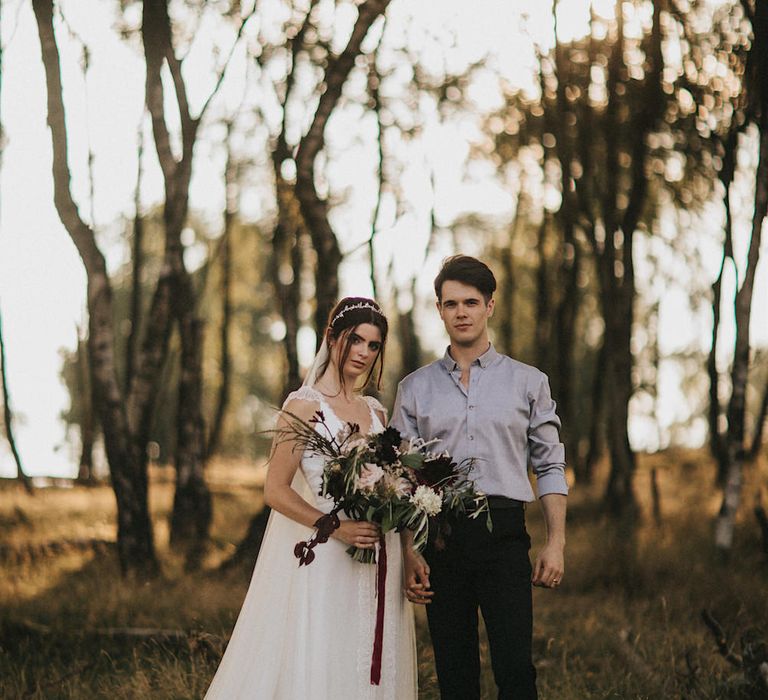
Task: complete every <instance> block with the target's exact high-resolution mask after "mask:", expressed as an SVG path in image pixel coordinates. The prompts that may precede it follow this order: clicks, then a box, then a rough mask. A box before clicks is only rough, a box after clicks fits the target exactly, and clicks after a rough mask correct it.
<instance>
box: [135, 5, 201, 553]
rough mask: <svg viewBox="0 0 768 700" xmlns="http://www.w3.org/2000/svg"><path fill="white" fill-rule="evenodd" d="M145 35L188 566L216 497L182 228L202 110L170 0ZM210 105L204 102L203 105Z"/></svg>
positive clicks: (174, 528) (177, 524)
mask: <svg viewBox="0 0 768 700" xmlns="http://www.w3.org/2000/svg"><path fill="white" fill-rule="evenodd" d="M141 32H142V38H143V41H144V56H145V60H146V66H147V72H146V103H147V108H148V109H149V112H150V114H151V115H152V130H153V134H154V141H155V149H156V152H157V157H158V160H159V161H160V168H161V170H162V173H163V181H164V184H165V202H164V205H163V222H164V224H165V255H164V260H163V267H164V269H166V270H168V273H169V274H168V283H169V290H168V291H169V297H170V302H171V311H172V314H173V317H174V318H175V320H176V321H177V323H178V328H179V337H180V341H181V377H180V380H179V404H178V409H177V414H176V420H177V435H178V441H177V444H176V493H175V496H174V501H173V513H172V515H171V543H172V544H174V545H184V546H186V547H188V561H187V564H188V566H189V567H194V566H196V565H197V564H199V561H200V552H201V548H202V547H203V545H204V542H205V540H207V536H208V527H209V525H210V521H211V499H210V493H209V491H208V487H207V486H206V483H205V476H204V467H205V445H204V443H205V437H204V436H205V433H204V422H203V415H202V406H201V397H202V382H203V378H202V342H203V333H202V321H201V320H200V319H199V318H197V311H196V308H197V304H196V303H195V302H196V294H195V290H194V288H193V285H192V279H191V277H190V275H189V272H188V271H187V268H186V265H185V263H184V247H183V245H182V242H181V233H182V230H183V228H184V225H185V224H186V220H187V211H188V208H189V182H190V178H191V175H192V158H193V152H194V146H195V141H196V139H197V131H198V127H199V125H200V118H201V117H202V113H201V115H200V116H198V117H197V118H195V119H193V118H192V116H191V114H190V109H189V102H188V100H187V93H186V85H185V83H184V79H183V77H182V74H181V63H180V61H179V60H178V59H177V58H176V56H175V54H174V48H173V41H172V33H171V22H170V18H169V15H168V3H167V0H145V2H144V17H143V21H142V27H141ZM164 63H165V64H166V65H167V66H168V69H169V71H170V73H171V77H172V79H173V85H174V92H175V97H176V104H177V106H178V109H179V117H180V120H181V144H182V145H181V156H180V158H178V159H177V158H176V157H175V156H174V154H173V151H172V149H171V144H170V134H169V132H168V127H167V125H166V121H165V103H164V100H165V90H164V87H163V81H162V79H161V70H162V67H163V64H164ZM203 111H204V110H203Z"/></svg>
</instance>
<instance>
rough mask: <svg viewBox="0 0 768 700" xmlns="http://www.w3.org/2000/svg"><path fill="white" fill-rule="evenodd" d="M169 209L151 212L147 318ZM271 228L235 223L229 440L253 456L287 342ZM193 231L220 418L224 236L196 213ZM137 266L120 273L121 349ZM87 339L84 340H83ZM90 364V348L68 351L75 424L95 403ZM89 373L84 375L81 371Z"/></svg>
mask: <svg viewBox="0 0 768 700" xmlns="http://www.w3.org/2000/svg"><path fill="white" fill-rule="evenodd" d="M161 226H162V222H161V213H160V212H158V211H153V212H151V213H150V214H149V215H147V216H146V217H145V221H144V227H145V234H144V240H145V241H146V250H145V256H146V257H145V262H144V268H143V270H142V303H143V311H142V320H143V319H144V318H145V313H146V310H147V308H148V306H149V302H150V295H151V292H152V289H153V285H152V281H153V280H154V279H156V277H157V274H158V272H159V265H160V263H161V262H162V252H163V251H162V236H161V235H160V234H161ZM130 231H131V225H130V222H126V233H125V234H124V238H123V240H124V246H125V248H126V251H127V250H129V249H130V246H131V245H132V236H131V233H130ZM266 235H267V233H265V228H264V225H263V224H261V223H246V224H243V223H241V222H240V221H236V222H235V224H234V226H233V228H232V244H233V249H234V251H236V252H235V255H234V256H233V259H232V291H231V294H232V320H231V327H230V353H231V367H232V376H231V394H230V402H229V407H230V411H229V413H228V415H227V418H226V419H225V427H224V435H223V441H222V445H221V452H222V453H223V454H231V453H237V454H241V455H247V456H251V457H254V458H255V457H257V456H260V455H261V454H262V453H263V451H264V446H265V438H264V437H263V436H261V435H259V431H261V430H264V429H265V428H266V427H267V425H268V424H269V422H270V420H271V419H272V415H273V412H272V407H274V406H275V405H276V404H277V403H278V401H279V392H280V390H281V386H282V385H281V379H280V377H281V375H282V373H283V371H284V370H283V365H284V359H283V356H282V348H281V346H280V344H279V343H278V342H277V341H276V339H275V338H276V337H277V338H278V339H279V333H280V321H279V317H277V316H276V313H275V310H274V304H273V301H272V290H271V287H270V285H269V282H268V280H267V276H266V275H267V272H266V269H265V268H266V265H267V264H268V261H267V258H266V256H265V254H264V252H265V250H266V249H267V240H266ZM185 236H187V237H188V240H187V256H188V261H187V262H188V265H189V266H190V269H193V270H194V272H193V279H194V284H195V285H196V287H197V288H198V289H199V290H200V292H201V293H200V295H199V299H200V301H199V303H200V308H199V313H200V315H201V317H202V318H204V319H205V324H206V326H205V345H204V349H203V378H204V394H203V415H204V416H205V418H206V420H207V421H210V420H211V419H212V415H213V411H214V400H215V392H216V390H217V388H218V383H219V381H220V376H219V367H220V352H221V341H220V332H219V328H220V325H221V319H222V309H221V302H220V294H219V286H220V280H221V268H220V265H219V264H218V261H219V257H218V255H217V249H218V246H219V243H220V238H219V237H218V236H215V235H212V234H211V232H210V229H209V228H208V224H206V223H205V222H204V221H203V220H202V219H200V218H196V217H194V216H192V217H190V224H189V227H188V228H187V231H186V233H185ZM131 275H132V272H131V268H130V265H129V264H127V263H124V264H123V265H121V266H120V268H119V269H118V270H117V271H116V273H115V274H114V276H113V292H114V299H115V304H114V309H115V328H116V329H118V334H117V336H118V347H120V348H122V349H124V348H125V345H126V342H127V338H128V335H129V333H130V323H131V321H130V319H129V318H128V316H129V303H130V290H131V284H132V282H131ZM82 342H83V341H81V343H82ZM178 342H179V340H178V335H177V334H175V333H174V335H173V336H172V337H171V348H170V352H169V355H168V361H167V362H166V365H165V367H164V369H163V374H162V381H161V389H160V393H159V395H158V396H157V398H156V401H155V410H154V416H153V421H152V429H151V440H152V441H153V442H155V443H157V445H158V446H159V453H158V454H155V455H153V457H154V458H155V459H159V460H160V461H162V462H169V461H171V460H172V457H173V452H174V446H175V443H176V424H175V412H176V403H177V399H176V396H175V394H174V393H173V391H174V387H176V386H177V384H178V381H177V379H178V372H179V365H178ZM84 360H85V361H86V362H87V359H86V357H85V354H84V353H78V352H77V350H75V351H72V352H65V353H64V354H63V365H62V370H61V375H62V379H63V381H64V383H65V385H66V386H67V389H68V391H69V396H70V405H69V407H68V408H67V409H66V410H65V411H63V412H62V419H63V420H64V421H65V423H66V424H67V425H68V426H70V427H75V426H79V425H80V423H81V421H82V420H83V419H84V415H85V413H84V412H85V411H86V410H87V406H85V405H84V403H83V401H84V398H83V397H86V400H87V393H84V392H83V384H82V377H83V376H84V375H85V376H87V372H86V373H82V366H81V363H82V362H83V361H84ZM124 367H125V362H124V354H120V355H119V356H118V369H119V372H120V374H121V377H122V374H123V372H124ZM81 373H82V374H81Z"/></svg>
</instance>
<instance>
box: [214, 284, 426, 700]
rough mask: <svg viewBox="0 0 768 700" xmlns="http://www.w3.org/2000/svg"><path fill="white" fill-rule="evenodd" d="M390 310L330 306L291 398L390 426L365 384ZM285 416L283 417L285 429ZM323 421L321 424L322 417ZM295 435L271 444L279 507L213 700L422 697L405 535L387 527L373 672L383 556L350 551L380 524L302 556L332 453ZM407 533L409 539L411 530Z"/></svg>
mask: <svg viewBox="0 0 768 700" xmlns="http://www.w3.org/2000/svg"><path fill="white" fill-rule="evenodd" d="M387 327H388V326H387V319H386V318H385V316H384V314H383V313H382V312H381V309H380V308H379V306H378V304H376V302H374V301H372V300H371V299H365V298H362V297H347V298H345V299H342V300H341V301H340V302H339V303H338V304H337V305H336V307H335V308H334V309H333V311H332V312H331V314H330V317H329V322H328V327H327V328H326V331H325V336H324V342H323V345H322V347H321V349H320V351H319V352H318V354H317V357H316V358H315V362H314V364H313V366H312V368H311V369H310V372H309V374H308V375H307V379H306V380H305V382H304V386H302V387H301V389H299V390H298V391H296V392H293V393H292V394H290V395H289V396H288V398H287V399H286V402H285V404H284V405H283V408H284V409H285V410H287V411H289V412H291V413H293V414H294V415H296V416H298V417H299V418H301V419H302V420H304V421H308V420H309V419H310V418H311V417H312V416H313V415H314V413H315V411H318V410H321V411H322V412H323V415H324V417H325V423H326V424H327V426H328V428H329V429H330V430H331V431H332V432H333V433H335V432H336V431H338V430H340V429H342V427H343V426H344V425H345V424H346V423H348V422H349V423H356V424H357V425H359V426H360V432H361V433H362V434H365V433H368V432H377V431H381V430H383V428H384V424H385V423H386V414H385V411H384V408H383V407H382V406H381V404H380V403H379V402H378V401H377V400H376V399H374V398H372V397H370V396H362V395H361V393H360V388H362V387H364V386H365V385H366V384H367V382H368V381H369V380H370V379H371V377H372V375H373V374H374V371H375V370H376V368H377V366H378V376H377V382H380V381H381V373H382V368H383V362H384V346H385V344H386V339H387ZM285 426H286V421H285V419H284V418H282V417H281V418H280V419H279V420H278V430H279V429H280V428H281V427H285ZM316 429H317V430H324V428H323V426H322V425H317V426H316ZM294 448H295V445H292V444H291V442H289V441H282V442H281V441H279V440H276V441H275V443H274V444H273V447H272V454H271V458H270V465H269V470H268V473H267V479H266V483H265V487H264V498H265V501H266V503H267V504H268V505H269V506H271V508H272V509H273V510H272V515H271V516H270V520H269V524H268V526H267V531H266V534H265V536H264V541H263V543H262V546H261V551H260V553H259V557H258V560H257V562H256V567H255V569H254V572H253V577H252V579H251V584H250V587H249V589H248V593H247V595H246V598H245V602H244V603H243V607H242V609H241V611H240V615H239V617H238V619H237V623H236V624H235V629H234V631H233V632H232V637H231V639H230V641H229V644H228V646H227V650H226V653H225V654H224V657H223V658H222V660H221V664H220V665H219V668H218V670H217V672H216V675H215V677H214V679H213V682H212V683H211V686H210V688H209V689H208V692H207V694H206V696H205V698H206V700H245V699H246V698H247V699H249V700H364V699H370V700H380V699H384V698H387V699H390V700H409V699H411V700H413V699H415V698H416V693H417V690H416V683H417V681H416V645H415V636H414V627H413V613H412V610H411V607H410V604H408V603H407V602H406V600H405V598H404V594H403V592H402V556H401V552H402V549H401V542H400V535H398V534H397V533H395V532H390V533H388V534H387V535H386V542H385V545H386V548H387V551H388V553H389V554H388V559H389V570H388V572H387V576H386V589H385V599H384V610H385V613H384V627H383V644H382V648H381V655H380V668H381V671H380V681H379V683H378V684H374V683H373V682H372V680H371V679H372V673H371V668H372V654H373V643H374V628H375V624H376V608H377V600H376V566H375V565H371V564H362V563H358V562H356V561H355V560H353V559H352V558H351V557H350V556H349V555H348V554H347V553H346V549H347V547H348V546H349V545H355V546H357V547H365V548H371V549H372V548H374V547H376V545H377V543H378V541H379V530H378V526H377V525H374V524H372V523H368V522H362V521H355V520H349V519H346V518H344V516H343V514H340V517H341V518H342V519H341V525H340V527H339V528H338V529H336V530H335V531H334V532H333V534H332V535H331V539H329V540H328V542H326V543H324V544H322V545H320V546H318V547H317V549H315V551H314V553H315V559H314V561H313V562H312V563H311V564H310V565H307V566H302V567H299V566H298V561H297V559H296V558H295V557H294V546H295V545H296V543H297V542H299V541H302V540H307V539H309V537H310V536H311V535H312V533H313V529H312V528H313V526H314V524H315V523H316V522H317V521H318V519H319V518H321V517H322V516H323V515H325V514H326V513H328V512H329V511H330V510H331V508H332V506H333V502H332V501H330V500H327V499H324V498H322V497H321V496H320V495H319V493H320V487H321V483H322V472H323V461H322V458H321V457H320V456H318V455H313V454H310V453H309V452H304V453H303V454H301V453H300V450H298V449H294ZM404 541H406V540H404Z"/></svg>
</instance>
